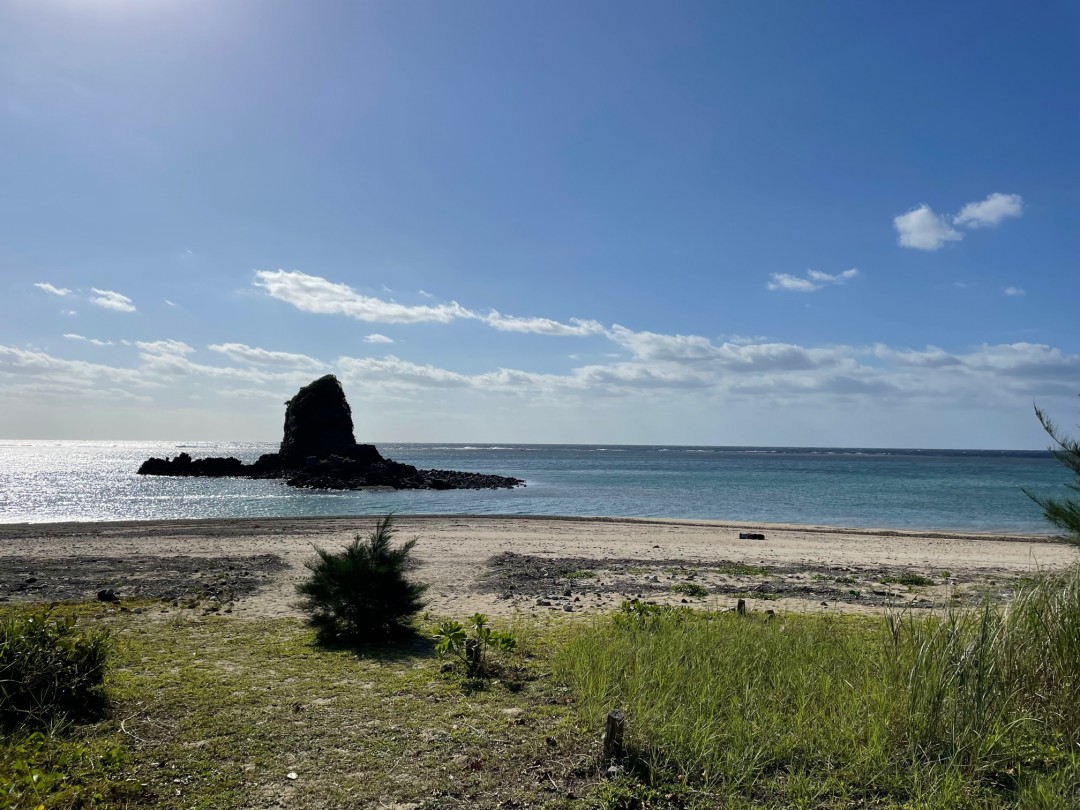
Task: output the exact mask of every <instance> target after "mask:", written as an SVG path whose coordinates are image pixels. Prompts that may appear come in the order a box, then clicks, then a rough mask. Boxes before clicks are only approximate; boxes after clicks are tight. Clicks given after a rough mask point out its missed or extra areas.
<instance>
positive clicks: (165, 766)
mask: <svg viewBox="0 0 1080 810" xmlns="http://www.w3.org/2000/svg"><path fill="white" fill-rule="evenodd" d="M102 623H103V624H108V625H110V626H111V629H112V636H113V646H114V651H113V657H112V661H111V668H110V670H109V674H108V676H107V678H106V687H107V691H108V695H109V699H110V701H111V704H112V706H111V709H112V710H111V714H110V718H109V719H108V720H105V721H102V722H99V723H97V724H94V725H90V726H71V727H68V728H66V729H62V730H57V731H55V733H52V734H49V735H46V736H44V737H42V738H30V737H28V736H27V735H12V736H9V737H7V738H4V739H3V741H0V774H4V775H5V776H6V775H7V774H8V773H12V772H14V771H15V770H16V768H18V769H20V771H26V772H27V774H28V775H27V776H26V777H25V778H23V777H20V778H19V779H18V780H17V781H16V780H12V783H11V784H5V783H4V777H0V808H5V807H26V808H35V807H37V806H38V805H39V804H45V806H46V807H48V808H50V810H52V809H53V808H74V807H85V806H101V807H117V806H125V807H132V808H137V807H147V808H149V807H154V808H158V807H161V808H177V809H179V808H215V809H217V808H222V809H227V808H241V807H252V806H272V805H275V804H278V805H281V806H287V807H290V808H304V807H312V808H324V807H342V806H349V807H352V806H360V807H367V806H373V807H377V806H380V803H381V804H386V805H392V804H394V803H402V804H407V803H424V804H425V806H426V805H428V804H431V803H434V804H435V805H436V806H454V807H456V806H478V807H494V806H497V805H498V804H499V803H501V802H506V803H508V804H509V805H510V806H514V805H513V803H514V802H517V803H518V804H519V805H535V804H542V805H543V806H551V807H561V806H565V805H566V802H567V801H568V800H567V799H565V796H567V795H573V790H574V786H575V785H576V784H577V783H579V782H581V781H582V779H583V778H584V777H583V776H582V774H583V773H585V772H586V771H587V768H585V766H583V765H582V764H581V763H582V761H583V760H584V761H587V760H588V755H587V754H585V753H583V752H587V751H589V750H590V748H591V747H595V746H594V745H593V743H592V742H591V741H587V740H584V739H583V738H582V736H581V731H580V730H579V727H578V726H577V724H576V723H575V722H574V715H573V713H572V708H571V706H570V700H569V698H570V695H569V691H568V689H567V688H566V687H565V686H561V685H558V684H556V683H555V682H554V681H553V680H552V679H551V678H550V677H546V676H545V671H544V670H543V668H542V667H540V666H539V662H541V661H542V659H538V658H537V656H538V655H539V654H540V652H542V647H538V646H537V645H538V641H537V639H538V638H544V639H549V640H550V639H557V638H559V637H560V635H561V634H562V633H564V632H565V630H564V629H562V628H561V627H554V626H553V627H552V628H550V629H548V630H539V629H530V628H520V629H518V628H515V632H516V635H517V636H518V638H519V639H520V650H519V651H517V652H515V653H514V654H513V655H512V656H507V657H505V660H503V661H501V666H498V667H497V668H496V671H495V673H494V675H495V677H494V678H491V679H488V680H487V681H485V682H484V683H478V682H475V681H470V680H468V679H465V678H463V677H461V676H460V675H458V674H457V673H456V672H445V671H443V669H444V662H442V661H440V660H439V659H437V658H436V657H435V655H434V652H433V642H432V641H431V640H430V639H429V638H424V637H421V638H419V639H417V640H415V641H414V642H413V643H412V644H411V645H405V646H382V647H372V648H354V649H349V648H341V649H327V648H325V647H322V646H319V645H317V644H316V643H315V636H314V633H313V631H312V630H310V629H308V628H307V627H305V626H304V625H303V624H302V623H301V622H300V621H297V620H288V619H278V620H246V619H243V620H240V619H232V618H224V617H218V616H195V615H184V614H183V612H179V611H172V612H170V614H169V615H162V614H160V613H157V612H153V613H147V614H144V615H142V616H133V615H131V614H123V615H121V614H118V613H116V614H112V615H110V616H109V617H107V618H106V619H105V620H104V621H103V622H102ZM538 633H540V634H541V635H540V636H538ZM19 763H22V764H19ZM582 768H585V771H583V770H582ZM33 769H36V770H37V771H38V772H39V773H40V775H39V778H38V780H37V782H36V783H35V782H34V781H33V779H32V775H30V774H31V771H32V770H33ZM290 773H294V774H296V778H295V779H290V778H289V774H290ZM60 775H64V778H63V779H60V778H59V777H60ZM95 796H97V797H101V798H95Z"/></svg>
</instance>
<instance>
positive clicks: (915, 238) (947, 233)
mask: <svg viewBox="0 0 1080 810" xmlns="http://www.w3.org/2000/svg"><path fill="white" fill-rule="evenodd" d="M893 226H894V227H895V228H896V232H897V234H898V237H897V241H898V242H899V243H900V245H901V246H902V247H907V248H915V249H916V250H937V249H938V248H940V247H942V246H943V245H944V244H945V243H946V242H957V241H959V240H961V239H963V238H964V235H963V234H962V233H960V232H959V231H957V230H954V229H953V228H952V227H951V226H950V225H949V222H948V220H947V219H946V218H945V217H942V216H938V215H937V214H935V213H934V212H933V210H932V209H931V208H930V206H929V205H926V204H923V205H920V206H919V207H918V208H913V209H911V210H910V211H908V212H907V213H906V214H901V215H900V216H898V217H894V218H893Z"/></svg>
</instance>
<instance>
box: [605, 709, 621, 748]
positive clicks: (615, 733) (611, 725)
mask: <svg viewBox="0 0 1080 810" xmlns="http://www.w3.org/2000/svg"><path fill="white" fill-rule="evenodd" d="M625 730H626V715H625V714H623V713H622V712H621V711H619V710H618V709H615V710H613V711H610V712H608V716H607V723H606V724H605V726H604V759H620V758H621V757H622V755H623V754H624V753H626V748H625V746H624V745H623V733H624V732H625Z"/></svg>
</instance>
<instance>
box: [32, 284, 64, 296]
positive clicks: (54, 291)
mask: <svg viewBox="0 0 1080 810" xmlns="http://www.w3.org/2000/svg"><path fill="white" fill-rule="evenodd" d="M34 286H35V287H37V288H38V289H39V290H44V291H45V292H47V293H49V294H50V295H60V296H64V295H70V294H71V290H69V289H68V288H67V287H54V286H53V285H52V284H50V283H49V282H47V281H40V282H36V283H35V284H34Z"/></svg>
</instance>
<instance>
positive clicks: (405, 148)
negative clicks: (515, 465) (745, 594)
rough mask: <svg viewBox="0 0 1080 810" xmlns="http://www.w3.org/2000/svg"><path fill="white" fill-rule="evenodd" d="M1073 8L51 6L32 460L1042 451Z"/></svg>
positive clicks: (1, 102)
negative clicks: (65, 446) (249, 446)
mask: <svg viewBox="0 0 1080 810" xmlns="http://www.w3.org/2000/svg"><path fill="white" fill-rule="evenodd" d="M1078 143H1080V10H1078V8H1077V6H1076V5H1075V4H1073V3H1055V2H1046V3H1038V4H1019V3H994V2H972V3H967V2H956V3H946V4H942V3H909V4H904V5H902V6H898V5H896V4H883V3H865V2H849V3H845V2H831V3H804V2H775V3H752V2H733V3H714V2H706V3H638V2H629V3H628V2H588V3H569V2H544V3H532V4H529V3H495V2H473V3H419V2H416V3H401V2H385V3H382V2H365V3H353V2H340V3H336V2H325V1H322V0H316V1H315V2H304V3H300V2H280V1H278V0H274V1H271V0H266V1H258V2H256V0H247V1H245V0H235V2H230V3H218V2H200V1H199V0H185V2H181V1H180V0H158V1H157V2H155V0H138V1H137V0H83V2H61V0H33V2H30V0H14V2H9V3H6V4H4V5H3V6H2V7H0V154H2V155H3V158H2V159H0V189H3V191H4V193H3V194H0V290H2V295H0V413H2V414H3V426H2V427H0V434H2V435H3V436H4V437H5V438H113V439H144V438H145V439H159V438H160V439H171V438H175V439H198V438H203V439H237V440H275V439H277V438H278V437H279V436H280V426H281V421H282V414H283V406H282V403H283V402H284V400H285V399H287V398H288V397H289V396H291V394H292V393H293V392H294V391H295V390H296V388H297V387H298V386H299V385H301V384H303V383H304V382H307V381H309V380H310V379H312V378H314V377H316V376H319V375H320V374H323V373H335V374H337V375H338V376H339V377H340V378H341V380H342V382H343V383H344V385H345V389H346V393H347V394H348V396H349V399H350V402H351V403H352V405H353V410H354V416H355V421H356V425H357V435H358V438H359V439H361V440H370V441H502V442H512V441H522V442H605V443H606V442H624V443H680V444H757V445H813V446H836V445H839V446H917V447H918V446H921V447H1001V448H1035V447H1042V446H1045V444H1046V441H1045V437H1044V435H1043V434H1042V433H1041V431H1040V429H1039V427H1038V425H1037V424H1036V423H1035V421H1034V418H1033V416H1032V412H1031V408H1032V403H1034V402H1037V403H1039V404H1042V405H1044V406H1045V407H1046V408H1047V409H1048V410H1049V411H1050V413H1051V414H1053V415H1054V416H1056V417H1057V418H1058V419H1059V420H1060V421H1061V422H1062V423H1063V424H1065V425H1066V426H1067V427H1072V426H1073V425H1075V424H1076V421H1077V419H1076V414H1077V411H1078V410H1080V400H1078V399H1077V394H1078V393H1080V328H1078V325H1077V324H1078V320H1077V315H1076V312H1077V302H1078V301H1080V268H1078V257H1080V229H1078V228H1077V222H1078V214H1080V157H1078V149H1077V146H1076V144H1078Z"/></svg>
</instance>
